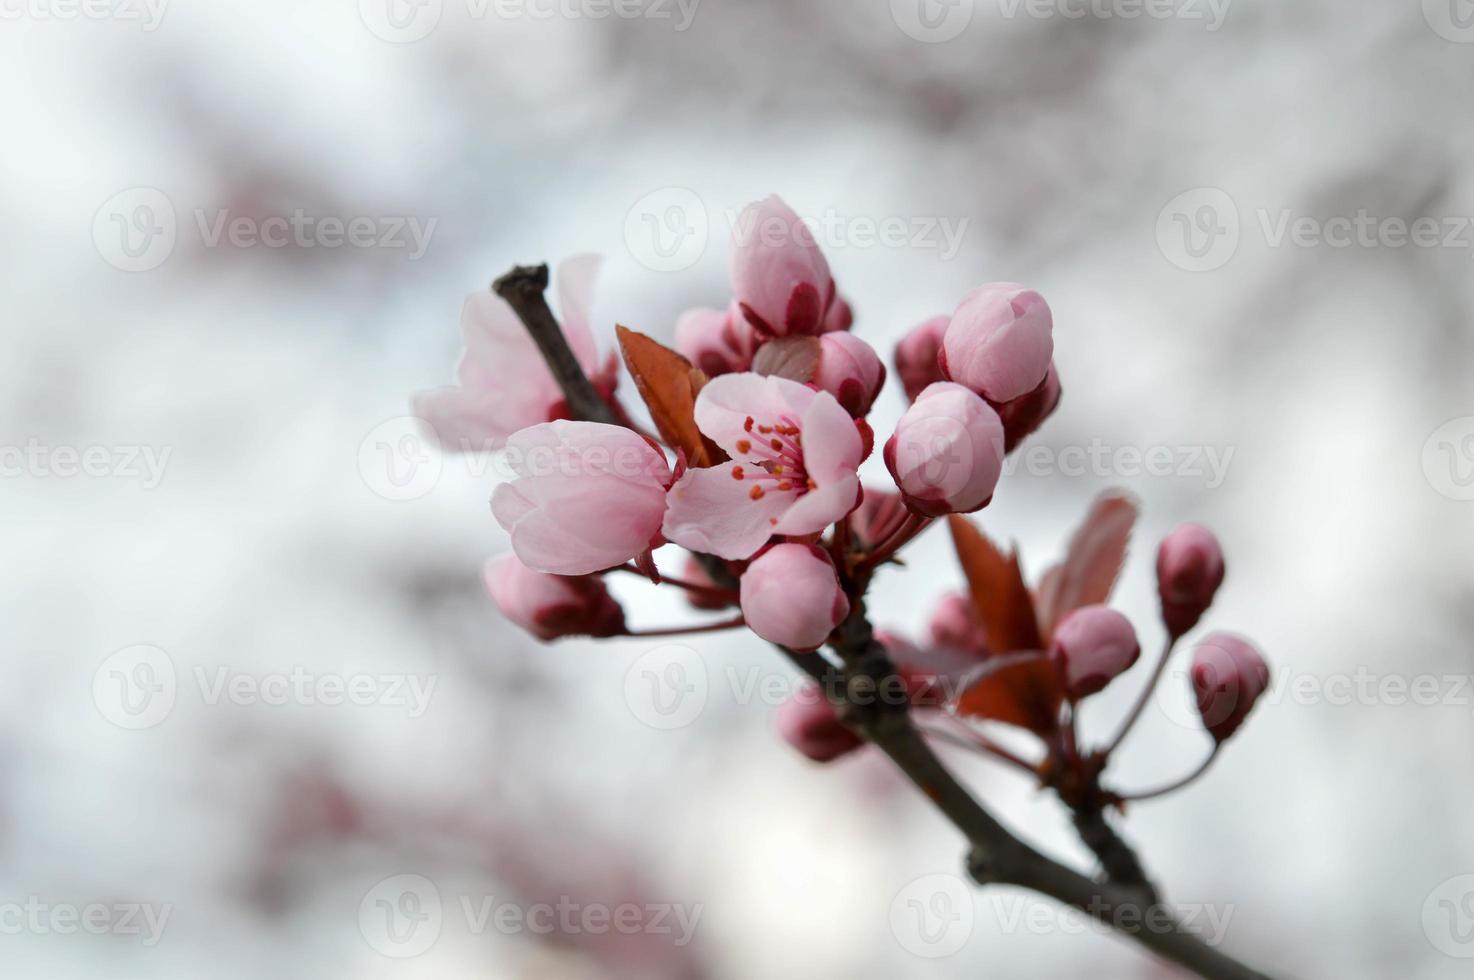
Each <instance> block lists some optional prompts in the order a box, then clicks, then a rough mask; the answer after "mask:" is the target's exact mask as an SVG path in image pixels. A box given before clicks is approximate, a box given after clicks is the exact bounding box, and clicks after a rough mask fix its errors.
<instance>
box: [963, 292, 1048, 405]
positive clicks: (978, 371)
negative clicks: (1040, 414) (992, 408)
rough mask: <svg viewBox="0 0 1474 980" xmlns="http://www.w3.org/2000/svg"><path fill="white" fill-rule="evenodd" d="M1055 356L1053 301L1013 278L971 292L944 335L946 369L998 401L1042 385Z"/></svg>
mask: <svg viewBox="0 0 1474 980" xmlns="http://www.w3.org/2000/svg"><path fill="white" fill-rule="evenodd" d="M1053 356H1054V317H1053V315H1052V314H1051V313H1050V312H1049V304H1048V303H1046V302H1044V297H1042V296H1040V295H1039V294H1038V293H1036V292H1034V291H1033V290H1031V289H1025V288H1024V287H1023V286H1020V285H1019V284H1018V283H1012V282H996V283H990V284H989V285H986V286H982V287H980V288H978V289H975V290H973V291H972V292H970V293H968V294H967V296H966V297H964V298H963V300H962V305H961V306H959V307H957V312H956V313H955V314H953V316H952V322H951V324H949V325H948V327H947V333H946V336H945V337H943V339H942V361H941V363H942V373H943V374H944V375H945V376H946V377H947V378H948V379H950V380H952V381H956V382H957V383H958V384H961V385H966V386H967V387H969V388H971V389H972V390H973V391H976V392H977V393H978V394H980V395H982V396H983V397H984V398H986V399H988V401H990V402H993V403H994V404H999V403H1002V402H1008V401H1012V400H1013V399H1015V398H1020V397H1022V396H1024V395H1027V394H1028V393H1029V392H1031V391H1033V390H1034V389H1035V388H1037V387H1039V385H1040V383H1042V382H1043V381H1044V376H1045V375H1046V374H1047V373H1048V372H1049V362H1050V358H1052V357H1053Z"/></svg>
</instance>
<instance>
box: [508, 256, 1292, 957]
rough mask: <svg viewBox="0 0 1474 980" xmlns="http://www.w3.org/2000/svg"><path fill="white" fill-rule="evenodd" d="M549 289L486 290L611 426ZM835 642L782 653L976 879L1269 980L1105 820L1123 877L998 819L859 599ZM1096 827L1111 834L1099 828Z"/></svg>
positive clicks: (1177, 952)
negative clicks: (1056, 856) (885, 761)
mask: <svg viewBox="0 0 1474 980" xmlns="http://www.w3.org/2000/svg"><path fill="white" fill-rule="evenodd" d="M547 285H548V270H547V266H539V267H532V268H528V267H519V268H516V269H513V270H512V271H511V272H510V273H508V274H507V275H505V276H503V277H502V278H500V279H498V280H497V281H496V283H495V285H494V286H493V287H492V288H493V289H494V291H495V292H496V293H497V294H498V295H499V296H501V297H502V298H503V299H505V300H506V301H507V302H508V303H509V304H510V305H511V306H512V309H513V310H515V311H516V313H517V315H518V317H519V318H521V320H522V322H523V324H524V325H525V326H526V327H527V330H528V332H529V333H531V334H532V337H533V340H534V341H536V343H537V345H538V348H539V349H540V350H541V351H542V352H543V355H544V357H546V359H547V361H548V366H549V368H550V369H551V370H552V373H553V376H554V377H555V378H556V379H557V381H558V384H559V385H560V386H561V387H562V389H563V392H564V394H565V396H566V397H567V401H568V405H569V408H570V414H572V415H573V416H574V417H575V418H582V419H585V420H587V421H593V422H611V423H612V422H614V419H615V414H614V412H613V411H612V409H611V407H610V406H609V404H608V403H607V402H606V401H605V400H604V399H603V397H602V396H601V395H600V394H599V392H598V391H597V389H595V388H594V386H593V385H592V384H591V383H590V382H589V380H588V378H587V376H585V375H584V373H583V370H582V368H581V367H580V366H579V364H578V360H577V358H575V357H574V356H573V352H572V350H571V349H569V347H568V342H567V340H566V339H565V338H564V336H563V331H562V329H561V328H560V327H559V326H558V323H557V321H556V320H555V319H554V318H553V314H552V311H551V310H550V309H548V304H547V301H546V299H545V298H544V296H543V291H544V290H545V289H546V288H547ZM698 557H704V556H698ZM704 564H707V570H708V571H709V572H711V573H712V577H713V579H714V580H715V581H717V582H718V584H724V582H725V581H730V579H731V575H730V573H728V572H727V570H726V568H725V567H724V566H723V565H722V564H721V563H720V562H717V561H714V560H713V561H711V562H709V563H705V562H704ZM833 646H834V649H835V652H836V653H837V654H838V655H839V657H840V659H841V660H842V661H843V663H844V669H843V671H840V670H838V669H837V668H835V667H834V665H832V664H830V663H829V662H828V661H826V660H824V659H823V658H822V657H820V656H819V655H818V654H800V653H795V652H794V651H792V650H788V649H785V648H783V647H779V648H778V649H779V650H780V651H782V653H783V654H784V655H785V656H787V657H788V659H789V660H790V661H792V662H793V664H794V665H795V666H796V667H798V668H799V669H800V670H802V671H803V672H805V673H806V674H808V675H809V676H810V677H811V678H813V679H814V680H815V681H817V682H818V683H819V685H820V687H821V689H822V690H824V691H825V693H826V694H827V695H828V696H829V697H830V698H831V700H832V701H833V702H834V704H835V708H836V710H837V711H838V712H839V714H840V717H841V718H842V719H843V720H844V722H845V723H846V724H847V725H849V726H850V727H851V728H852V729H853V730H854V731H855V732H856V733H857V734H859V735H861V736H862V737H863V738H865V739H866V740H867V741H869V742H872V743H873V744H874V745H875V746H876V747H877V748H879V749H880V750H881V751H882V752H884V753H885V754H886V755H887V756H888V757H889V758H890V759H891V761H892V762H893V763H894V764H895V765H896V767H897V768H899V769H900V770H901V772H902V773H903V774H905V776H906V777H907V778H908V779H909V780H910V781H911V782H912V783H914V784H915V785H916V787H917V788H918V789H919V790H920V791H921V792H922V794H923V795H925V796H926V798H927V799H929V800H931V802H932V803H933V804H934V805H935V806H936V808H937V809H938V810H940V811H941V813H942V814H943V815H944V816H945V817H946V818H947V819H948V820H949V821H950V822H951V823H952V824H953V825H954V826H955V827H956V828H957V829H958V830H959V831H960V832H961V833H962V835H963V837H964V838H965V839H966V840H967V842H968V844H969V847H970V853H969V857H968V862H967V863H968V871H969V873H970V874H971V875H972V877H973V879H974V880H975V881H977V882H978V884H980V885H987V884H993V883H997V884H1009V885H1017V886H1021V887H1024V888H1029V889H1032V890H1033V891H1036V892H1039V893H1040V894H1043V895H1048V896H1050V897H1051V898H1054V899H1056V900H1057V901H1059V902H1062V903H1064V904H1065V905H1068V906H1071V907H1072V908H1075V909H1078V910H1080V911H1081V912H1083V913H1085V914H1086V915H1088V916H1091V917H1093V918H1095V919H1097V920H1098V921H1100V922H1102V923H1104V924H1106V925H1108V926H1110V927H1111V928H1112V929H1114V930H1115V931H1117V932H1119V933H1121V934H1122V935H1125V936H1129V937H1130V938H1132V939H1135V940H1136V941H1137V942H1138V943H1140V944H1141V945H1142V946H1144V947H1146V948H1147V949H1149V950H1151V951H1152V952H1154V953H1156V954H1157V955H1158V956H1161V957H1163V958H1164V959H1167V960H1170V961H1172V962H1174V963H1177V964H1179V965H1181V966H1183V967H1186V968H1187V969H1189V970H1191V971H1193V972H1194V973H1197V974H1198V975H1199V976H1201V977H1205V978H1207V980H1269V978H1268V977H1267V976H1266V975H1265V974H1262V973H1258V972H1256V971H1254V970H1252V969H1250V968H1249V967H1247V966H1245V965H1243V964H1241V963H1239V962H1238V961H1236V960H1234V959H1232V958H1231V957H1229V956H1227V955H1226V954H1224V953H1222V952H1220V951H1219V950H1218V949H1217V948H1215V947H1213V946H1210V945H1208V944H1207V943H1206V942H1205V941H1204V940H1203V938H1202V937H1201V936H1199V935H1197V934H1196V933H1194V932H1192V931H1190V930H1189V929H1188V928H1187V927H1186V926H1185V925H1184V924H1183V923H1182V922H1181V921H1180V920H1179V919H1178V918H1177V917H1176V915H1175V914H1173V912H1172V911H1171V909H1170V908H1168V907H1166V906H1165V905H1162V904H1161V903H1159V902H1158V901H1157V900H1156V898H1155V893H1154V891H1150V885H1147V889H1148V890H1146V891H1144V890H1143V887H1142V886H1143V883H1145V882H1146V876H1145V875H1144V874H1143V873H1142V872H1141V867H1140V863H1139V862H1138V861H1137V860H1136V857H1135V855H1134V854H1131V852H1130V848H1129V847H1128V846H1127V845H1126V843H1125V842H1124V841H1122V840H1121V839H1120V838H1119V837H1117V836H1116V835H1115V833H1114V831H1112V830H1111V829H1110V827H1109V826H1107V825H1105V823H1104V817H1103V816H1101V817H1100V821H1099V823H1098V824H1097V823H1095V822H1094V820H1093V819H1088V820H1087V821H1086V824H1085V825H1084V826H1081V827H1080V832H1081V835H1082V837H1084V838H1085V839H1086V842H1087V843H1088V844H1090V846H1091V847H1092V850H1095V852H1096V853H1097V855H1098V856H1100V857H1101V861H1102V865H1103V866H1104V867H1105V870H1106V871H1107V873H1108V874H1110V875H1111V877H1112V878H1117V877H1118V876H1122V877H1121V878H1120V880H1111V881H1106V882H1097V881H1093V880H1091V879H1090V878H1088V877H1086V876H1085V875H1082V874H1080V873H1078V872H1076V871H1073V870H1071V869H1069V868H1067V867H1065V866H1064V865H1062V864H1059V863H1058V862H1056V861H1054V860H1053V859H1051V858H1048V857H1046V856H1045V855H1043V854H1041V853H1039V852H1038V851H1036V850H1035V849H1034V848H1033V847H1031V846H1029V845H1028V844H1027V843H1025V842H1024V841H1023V840H1021V839H1019V838H1018V837H1015V836H1014V835H1013V833H1012V832H1010V831H1009V830H1008V829H1007V828H1006V827H1004V826H1003V824H1001V823H999V822H998V820H997V819H995V818H994V817H993V815H992V814H991V813H989V812H988V811H987V810H986V809H985V808H984V807H983V806H982V804H980V803H979V802H978V801H977V800H976V799H974V798H973V796H972V794H971V793H969V792H968V790H967V789H966V787H964V786H963V785H962V784H961V783H960V782H958V781H957V779H956V777H955V776H953V775H952V773H951V771H950V770H948V769H947V767H946V766H945V765H944V764H943V763H942V760H941V759H940V758H939V757H938V756H937V754H936V753H935V752H934V751H932V748H931V746H929V745H928V744H927V743H926V741H925V740H924V739H923V738H922V736H921V734H920V733H919V732H918V731H917V730H916V728H915V726H914V725H912V723H911V717H910V709H909V706H908V705H907V703H906V699H905V698H904V697H900V698H897V697H890V696H882V692H883V691H884V690H886V689H887V688H890V689H891V690H894V689H895V685H897V684H900V683H902V682H901V681H900V679H899V678H898V676H897V673H896V668H895V665H894V664H892V663H891V660H890V656H889V654H887V653H886V650H885V648H884V647H883V646H882V645H881V644H880V643H879V642H878V641H877V640H876V639H875V636H874V633H873V630H872V628H871V625H870V621H869V619H868V618H867V617H866V613H865V604H864V602H863V601H856V602H855V603H854V604H853V609H852V610H851V612H850V615H849V617H848V618H847V619H846V620H845V622H844V623H842V624H841V625H840V627H839V629H838V630H837V631H836V633H835V636H834V639H833ZM1077 826H1079V824H1078V823H1077ZM1101 828H1104V833H1105V835H1109V836H1108V837H1106V836H1103V835H1102V834H1101ZM1092 840H1093V841H1094V843H1092ZM1103 852H1104V853H1103ZM1107 856H1109V859H1108V858H1107ZM1128 856H1129V858H1128Z"/></svg>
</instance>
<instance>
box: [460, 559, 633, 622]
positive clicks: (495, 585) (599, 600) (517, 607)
mask: <svg viewBox="0 0 1474 980" xmlns="http://www.w3.org/2000/svg"><path fill="white" fill-rule="evenodd" d="M483 577H484V578H485V580H486V591H487V592H488V593H490V594H491V598H492V601H493V602H495V603H496V606H497V608H498V609H500V610H501V612H502V615H503V616H506V617H507V618H508V619H510V620H511V621H512V622H514V623H516V624H517V625H518V626H520V627H522V628H523V629H525V630H527V632H529V633H531V634H532V635H533V636H535V637H537V638H538V639H540V640H544V641H552V640H556V639H559V638H561V637H565V636H619V635H620V634H622V633H623V632H624V610H623V609H621V608H620V606H619V603H618V602H615V601H614V598H613V597H612V596H610V594H609V590H608V589H607V588H606V587H605V586H604V583H603V581H602V580H600V579H597V578H592V577H587V576H584V577H577V578H569V577H565V576H562V575H547V574H544V573H542V572H535V571H533V570H532V569H530V568H528V567H527V566H526V565H524V564H522V562H521V561H519V560H518V559H517V556H516V555H503V556H502V557H500V558H494V559H492V560H491V561H489V562H487V563H486V568H485V570H484V571H483Z"/></svg>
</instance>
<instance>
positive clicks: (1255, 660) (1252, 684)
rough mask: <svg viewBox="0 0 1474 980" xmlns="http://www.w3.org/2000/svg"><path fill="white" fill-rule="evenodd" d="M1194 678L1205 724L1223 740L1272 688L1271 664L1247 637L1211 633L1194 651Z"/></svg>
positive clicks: (1217, 739) (1194, 687) (1199, 710)
mask: <svg viewBox="0 0 1474 980" xmlns="http://www.w3.org/2000/svg"><path fill="white" fill-rule="evenodd" d="M1191 678H1192V686H1193V694H1194V695H1195V696H1196V697H1197V701H1198V714H1200V715H1202V716H1203V727H1204V728H1206V729H1208V732H1209V733H1210V734H1211V735H1212V736H1213V740H1214V741H1215V742H1219V743H1223V742H1225V741H1227V740H1228V738H1229V736H1231V735H1233V733H1234V732H1236V731H1238V730H1239V726H1240V725H1242V724H1243V723H1244V719H1245V718H1247V717H1248V716H1249V712H1250V711H1252V710H1253V708H1254V704H1255V702H1257V701H1258V700H1259V698H1260V696H1261V695H1263V694H1264V692H1265V691H1266V690H1268V689H1269V665H1268V664H1266V663H1265V662H1264V657H1263V655H1261V654H1260V653H1259V651H1258V650H1256V649H1254V646H1253V644H1251V643H1250V642H1249V641H1248V640H1245V639H1244V638H1243V637H1240V636H1234V635H1233V634H1231V633H1211V634H1209V635H1208V636H1206V637H1204V639H1203V642H1202V643H1199V644H1198V648H1197V649H1196V650H1195V651H1193V663H1192V673H1191Z"/></svg>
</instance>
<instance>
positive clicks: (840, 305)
mask: <svg viewBox="0 0 1474 980" xmlns="http://www.w3.org/2000/svg"><path fill="white" fill-rule="evenodd" d="M854 325H855V311H854V310H853V309H852V308H851V307H850V304H849V301H848V300H846V299H845V298H844V297H843V296H840V295H838V294H837V293H836V294H835V297H834V302H833V303H830V304H829V312H828V313H826V314H825V315H824V325H823V327H821V328H820V332H821V333H834V332H835V331H836V330H848V329H849V328H850V327H853V326H854Z"/></svg>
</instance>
